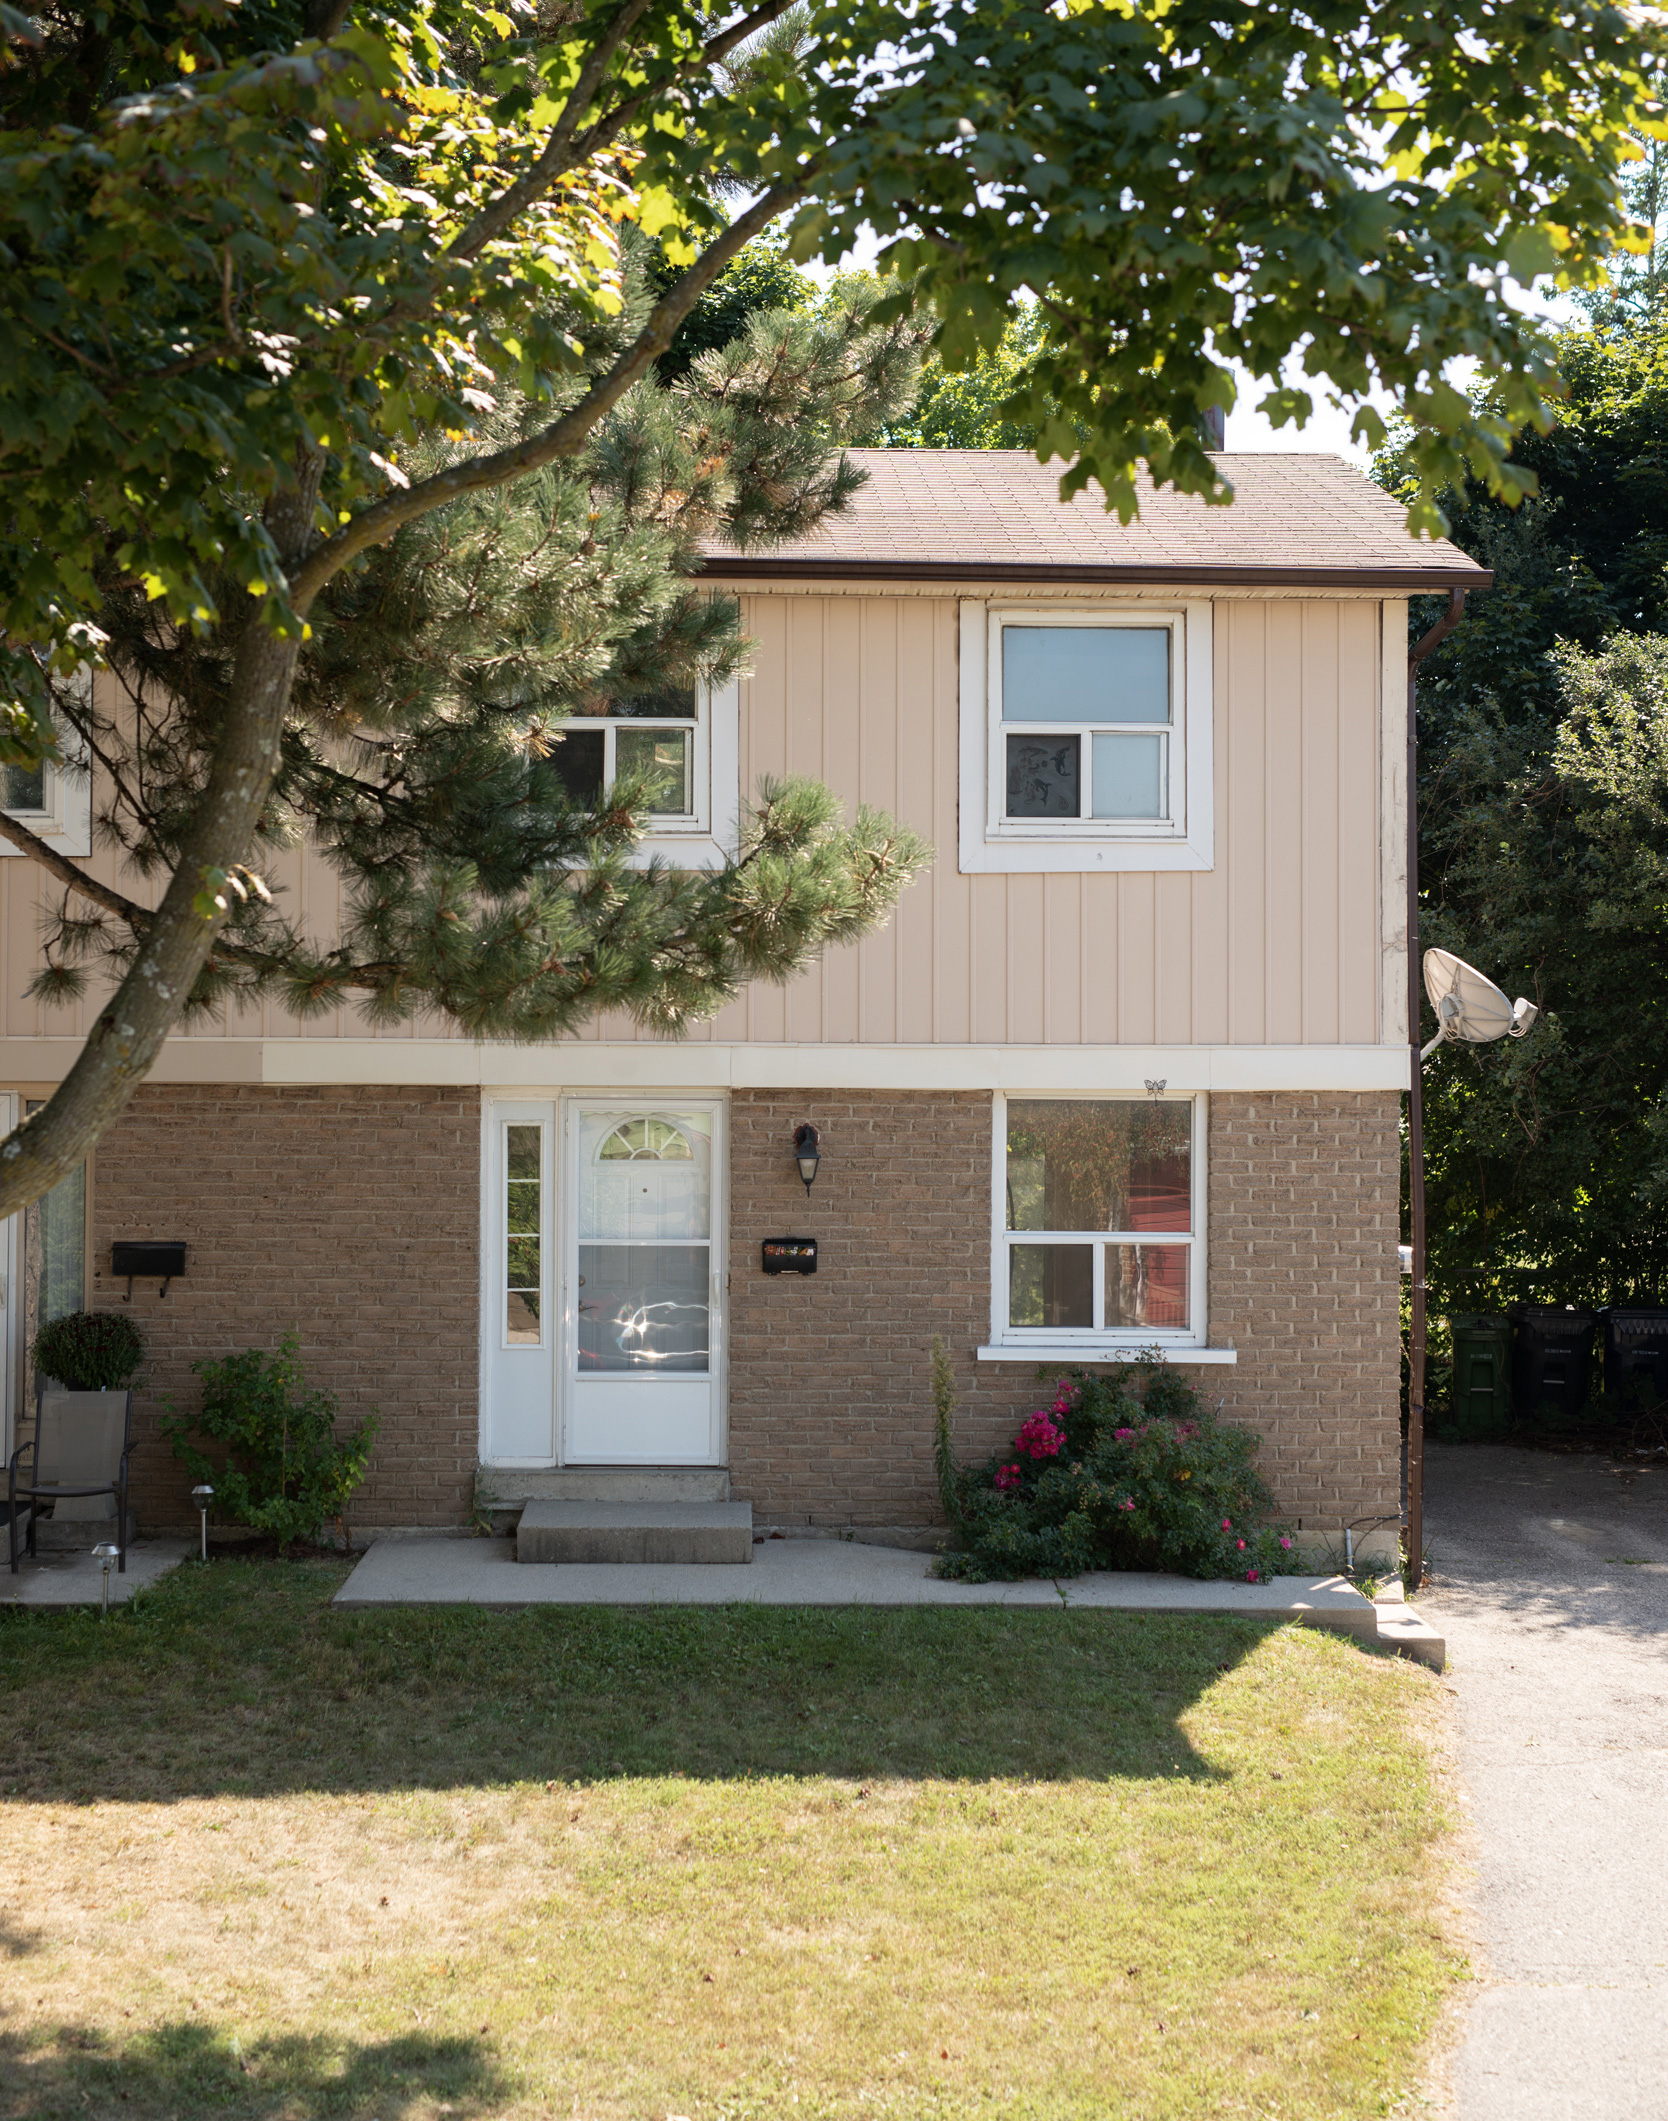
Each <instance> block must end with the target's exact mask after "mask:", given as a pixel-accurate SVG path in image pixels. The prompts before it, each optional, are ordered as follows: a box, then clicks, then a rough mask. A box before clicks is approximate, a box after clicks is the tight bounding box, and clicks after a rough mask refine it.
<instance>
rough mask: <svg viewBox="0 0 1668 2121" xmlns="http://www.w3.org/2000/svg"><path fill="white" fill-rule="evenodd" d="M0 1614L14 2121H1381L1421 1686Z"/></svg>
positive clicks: (1427, 1807) (1227, 1663)
mask: <svg viewBox="0 0 1668 2121" xmlns="http://www.w3.org/2000/svg"><path fill="white" fill-rule="evenodd" d="M342 1573H343V1571H342V1568H341V1567H340V1566H339V1565H335V1564H330V1563H308V1564H285V1563H278V1562H241V1563H240V1562H231V1561H216V1562H214V1563H213V1564H211V1565H210V1566H209V1567H208V1568H207V1569H203V1568H199V1567H197V1566H195V1565H192V1566H189V1567H187V1568H185V1569H182V1570H180V1571H178V1572H177V1573H176V1574H175V1575H173V1576H172V1577H170V1578H167V1579H165V1580H164V1582H163V1583H162V1584H161V1585H159V1586H158V1587H157V1588H156V1589H155V1590H153V1591H152V1592H150V1593H148V1594H146V1595H145V1596H144V1597H142V1598H141V1599H140V1600H139V1601H138V1602H137V1603H136V1604H135V1605H134V1606H133V1607H130V1608H127V1609H125V1610H122V1611H120V1612H118V1613H113V1614H112V1615H111V1617H110V1619H109V1620H108V1622H101V1621H100V1620H99V1619H98V1617H97V1615H96V1614H89V1613H57V1614H55V1613H44V1612H19V1611H12V1612H8V1613H6V1614H4V1615H3V1616H0V1795H3V1798H4V1810H3V1813H0V1881H3V1883H0V1970H3V1975H4V1978H3V1980H0V2116H5V2117H7V2121H10V2117H14V2116H17V2117H21V2116H30V2117H36V2116H42V2117H44V2116H52V2115H59V2114H62V2115H65V2116H71V2115H73V2116H75V2117H77V2121H81V2117H84V2116H87V2115H98V2116H104V2115H121V2116H123V2117H132V2121H140V2117H144V2116H152V2115H154V2116H157V2117H164V2116H165V2117H167V2121H198V2117H202V2116H210V2115H213V2116H216V2117H226V2121H243V2117H255V2116H272V2117H274V2121H278V2117H282V2121H311V2117H313V2116H321V2117H323V2116H336V2115H341V2116H353V2117H362V2121H408V2117H409V2121H417V2117H423V2121H427V2117H429V2116H433V2115H445V2114H452V2115H456V2116H458V2117H460V2121H461V2117H469V2116H482V2117H486V2116H492V2117H494V2121H496V2117H498V2116H500V2115H505V2116H517V2117H523V2116H525V2117H532V2116H546V2115H549V2116H560V2117H564V2121H567V2117H585V2121H598V2117H604V2116H606V2117H621V2121H625V2117H630V2121H639V2117H643V2121H647V2117H653V2121H662V2117H664V2116H667V2115H674V2116H688V2117H690V2121H753V2117H758V2121H764V2117H767V2116H769V2117H772V2121H776V2117H789V2116H791V2117H794V2121H818V2117H822V2116H828V2117H831V2121H832V2117H841V2121H846V2117H851V2121H856V2117H859V2116H861V2117H863V2121H871V2117H875V2121H878V2117H888V2121H889V2117H897V2121H921V2117H931V2121H959V2117H962V2116H967V2117H972V2116H978V2117H980V2121H1067V2117H1073V2121H1077V2117H1081V2121H1090V2117H1093V2121H1114V2117H1124V2116H1128V2117H1130V2121H1135V2117H1140V2121H1162V2117H1168V2116H1177V2117H1180V2116H1187V2117H1189V2121H1192V2117H1194V2116H1199V2115H1216V2114H1222V2115H1236V2116H1240V2115H1247V2116H1249V2115H1256V2116H1262V2115H1269V2116H1280V2117H1291V2121H1297V2117H1315V2121H1320V2117H1327V2121H1333V2117H1343V2116H1351V2117H1353V2116H1357V2115H1360V2116H1367V2115H1379V2114H1383V2113H1384V2112H1385V2111H1386V2110H1387V2108H1388V2107H1389V2106H1390V2105H1392V2104H1393V2103H1394V2101H1395V2100H1396V2099H1397V2097H1398V2096H1399V2095H1400V2094H1401V2093H1402V2092H1403V2091H1404V2090H1405V2089H1406V2088H1407V2087H1408V2086H1409V2085H1410V2084H1411V2083H1413V2082H1414V2081H1415V2079H1416V2075H1417V2050H1418V2048H1419V2045H1420V2042H1421V2040H1422V2039H1423V2037H1424V2036H1425V2034H1426V2033H1427V2031H1428V2030H1429V2028H1430V2026H1431V2024H1432V2021H1433V2018H1434V2016H1435V2013H1436V2010H1437V2008H1438V2005H1439V2003H1440V2000H1441V1997H1442V1995H1443V1992H1444V1990H1445V1988H1446V1987H1447V1985H1448V1983H1449V1982H1450V1981H1452V1980H1453V1979H1454V1978H1455V1975H1456V1973H1457V1971H1458V1964H1457V1962H1456V1960H1455V1958H1454V1956H1453V1953H1452V1951H1451V1950H1450V1948H1449V1947H1448V1946H1447V1945H1446V1944H1445V1941H1444V1938H1443V1936H1442V1933H1441V1931H1440V1928H1439V1926H1438V1923H1437V1920H1436V1918H1435V1916H1434V1915H1433V1912H1432V1910H1433V1906H1434V1905H1435V1902H1436V1899H1437V1894H1436V1892H1435V1890H1434V1885H1435V1882H1436V1880H1437V1876H1438V1867H1439V1864H1440V1861H1441V1857H1442V1847H1441V1840H1442V1835H1443V1833H1444V1830H1445V1828H1444V1821H1443V1819H1442V1816H1441V1809H1442V1808H1441V1804H1440V1801H1439V1798H1438V1796H1437V1794H1436V1792H1435V1790H1434V1788H1433V1777H1432V1769H1431V1764H1430V1756H1429V1753H1428V1750H1427V1744H1426V1734H1425V1731H1424V1723H1425V1719H1426V1718H1427V1717H1428V1716H1429V1715H1430V1714H1431V1713H1432V1684H1433V1683H1432V1680H1431V1676H1430V1674H1428V1673H1427V1672H1424V1671H1422V1670H1421V1669H1419V1668H1418V1667H1416V1666H1412V1665H1408V1664H1404V1663H1398V1662H1395V1661H1392V1660H1389V1659H1387V1658H1383V1657H1379V1656H1376V1655H1371V1654H1368V1653H1365V1652H1363V1651H1362V1650H1360V1649H1359V1648H1357V1647H1355V1646H1354V1645H1353V1644H1351V1643H1349V1642H1348V1641H1346V1640H1343V1639H1341V1638H1338V1637H1334V1636H1328V1635H1324V1634H1321V1633H1319V1632H1314V1631H1309V1630H1305V1629H1298V1628H1281V1629H1274V1630H1269V1629H1265V1628H1262V1627H1259V1626H1256V1625H1254V1624H1251V1623H1249V1622H1242V1621H1234V1620H1217V1619H1174V1618H1171V1619H1166V1618H1156V1617H1155V1618H1148V1617H1145V1616H1131V1615H1119V1614H1114V1613H1098V1612H1066V1611H1063V1610H1062V1611H1060V1612H1057V1613H1056V1612H1048V1611H1003V1610H1001V1609H999V1608H994V1607H986V1608H982V1609H976V1610H949V1609H945V1608H942V1607H940V1608H925V1609H918V1610H903V1611H860V1610H852V1609H850V1608H845V1609H840V1610H833V1611H822V1610H817V1611H784V1610H765V1611H751V1610H746V1609H742V1608H736V1607H730V1608H721V1609H716V1610H667V1609H661V1610H657V1611H635V1612H633V1611H612V1610H579V1609H573V1608H566V1609H563V1608H545V1609H543V1610H540V1611H532V1612H525V1611H524V1612H519V1613H514V1614H499V1613H486V1612H471V1611H467V1610H458V1609H445V1610H434V1609H430V1610H427V1611H423V1610H405V1611H390V1612H365V1611H357V1612H345V1613H337V1612H334V1611H333V1610H332V1609H331V1608H330V1606H329V1604H328V1600H329V1597H330V1595H331V1593H332V1592H333V1591H334V1590H335V1588H336V1586H337V1584H338V1583H339V1582H340V1581H341V1577H342Z"/></svg>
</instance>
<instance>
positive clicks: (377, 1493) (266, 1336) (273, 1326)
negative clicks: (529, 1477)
mask: <svg viewBox="0 0 1668 2121" xmlns="http://www.w3.org/2000/svg"><path fill="white" fill-rule="evenodd" d="M480 1139H481V1136H480V1099H479V1095H478V1093H476V1092H474V1091H460V1090H436V1089H395V1088H387V1087H374V1088H359V1089H274V1088H268V1087H260V1088H255V1087H243V1086H239V1087H219V1086H215V1087H199V1086H195V1085H179V1086H171V1085H170V1086H147V1087H146V1088H144V1089H142V1090H140V1091H139V1093H138V1095H137V1096H136V1097H135V1099H134V1101H133V1103H132V1105H131V1106H130V1107H129V1108H128V1110H127V1111H126V1112H125V1113H124V1114H123V1116H122V1118H121V1119H120V1120H119V1121H118V1122H117V1124H116V1125H115V1127H114V1128H112V1130H111V1131H110V1133H109V1134H108V1135H106V1136H105V1138H104V1140H103V1141H101V1142H100V1144H99V1147H98V1151H97V1156H96V1159H95V1163H94V1173H93V1200H92V1217H93V1257H94V1268H95V1276H96V1278H95V1280H94V1283H93V1287H92V1291H91V1294H90V1302H91V1304H92V1305H93V1306H94V1307H95V1308H97V1307H106V1306H112V1307H113V1306H115V1305H118V1304H120V1303H121V1301H122V1297H123V1293H124V1291H125V1288H126V1284H125V1282H123V1283H117V1282H114V1281H113V1280H112V1279H111V1275H110V1245H111V1241H112V1239H114V1238H118V1237H149V1238H183V1239H184V1240H185V1242H186V1244H187V1246H188V1247H189V1250H188V1252H187V1255H186V1274H185V1278H184V1279H183V1280H181V1281H176V1282H175V1283H174V1284H173V1286H172V1287H171V1288H170V1289H169V1291H168V1294H167V1297H166V1298H165V1299H164V1300H163V1301H161V1302H159V1301H158V1300H157V1293H156V1292H157V1288H158V1286H159V1285H158V1284H157V1283H156V1282H154V1281H153V1282H140V1283H136V1284H135V1287H134V1293H133V1311H134V1315H135V1317H136V1318H137V1319H138V1321H139V1324H140V1326H141V1327H142V1328H143V1330H144V1333H145V1335H146V1339H147V1341H148V1344H149V1351H150V1352H149V1357H148V1359H147V1362H146V1365H145V1369H146V1374H147V1378H148V1381H149V1382H148V1388H147V1389H146V1391H145V1392H143V1393H142V1394H141V1395H140V1397H139V1398H138V1399H137V1400H136V1401H135V1404H134V1432H135V1439H136V1446H137V1448H136V1452H135V1458H134V1464H133V1473H134V1481H135V1489H136V1493H135V1508H136V1509H137V1511H138V1514H139V1521H140V1523H141V1525H143V1526H148V1527H152V1528H154V1527H156V1526H159V1525H172V1524H183V1523H186V1522H188V1521H189V1520H190V1519H191V1505H190V1499H189V1488H190V1483H189V1480H188V1478H187V1477H186V1476H185V1474H184V1472H183V1470H182V1469H181V1468H180V1466H179V1465H178V1463H177V1462H176V1461H175V1459H174V1457H173V1454H172V1453H171V1451H170V1450H169V1449H168V1447H167V1445H166V1444H165V1443H164V1442H163V1441H162V1439H161V1437H160V1435H159V1433H158V1431H157V1426H156V1424H157V1417H158V1413H159V1411H160V1409H159V1406H158V1395H159V1394H160V1393H170V1394H172V1395H173V1396H174V1397H175V1398H176V1399H177V1400H178V1401H179V1403H180V1404H181V1405H182V1406H184V1407H189V1406H191V1405H194V1404H195V1403H196V1395H197V1392H198V1385H197V1380H196V1379H195V1378H194V1377H193V1376H192V1375H191V1365H192V1363H193V1362H194V1361H196V1360H198V1359H199V1358H201V1357H203V1356H221V1355H226V1354H230V1353H232V1352H234V1351H236V1350H238V1349H242V1348H251V1347H259V1348H271V1347H274V1346H276V1344H277V1342H278V1340H279V1338H280V1336H281V1335H282V1334H283V1333H285V1332H286V1331H288V1330H289V1329H290V1328H292V1327H293V1328H295V1330H296V1331H297V1332H298V1333H299V1335H300V1338H301V1353H302V1359H303V1362H304V1363H305V1366H306V1371H307V1377H308V1380H309V1382H310V1383H314V1384H318V1385H322V1386H324V1387H326V1388H327V1389H328V1390H330V1391H332V1392H335V1393H337V1394H338V1395H339V1396H340V1398H341V1402H342V1410H343V1413H344V1415H346V1416H349V1417H352V1416H356V1415H359V1414H362V1413H363V1412H364V1411H365V1410H366V1409H367V1408H369V1407H372V1406H375V1407H376V1408H377V1409H378V1410H379V1412H380V1415H381V1421H382V1428H381V1433H380V1435H379V1436H378V1439H377V1445H376V1451H375V1455H374V1457H373V1458H372V1461H371V1470H370V1475H369V1478H368V1479H367V1481H366V1483H365V1486H364V1487H363V1488H362V1489H361V1490H360V1492H359V1499H358V1500H357V1502H356V1504H355V1506H354V1509H353V1512H352V1518H353V1522H354V1523H355V1525H374V1524H457V1523H459V1522H460V1521H461V1520H462V1519H463V1518H464V1516H465V1515H466V1513H467V1510H468V1506H469V1498H470V1493H471V1489H472V1485H473V1480H474V1470H475V1462H476V1457H477V1444H478V1434H479V1432H478V1425H477V1409H476V1402H477V1389H478V1388H477V1376H478V1372H477V1362H476V1340H477V1331H478V1327H477V1319H478V1313H479V1288H478V1277H479V1267H478V1258H477V1254H478V1249H479V1226H480V1208H479V1201H480Z"/></svg>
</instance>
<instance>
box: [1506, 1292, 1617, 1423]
mask: <svg viewBox="0 0 1668 2121" xmlns="http://www.w3.org/2000/svg"><path fill="white" fill-rule="evenodd" d="M1597 1322H1598V1321H1597V1314H1596V1313H1594V1312H1592V1311H1577V1310H1576V1309H1575V1308H1574V1306H1573V1305H1563V1306H1561V1307H1558V1308H1554V1307H1552V1306H1551V1305H1545V1306H1542V1305H1535V1304H1525V1305H1523V1306H1522V1307H1521V1308H1520V1309H1518V1310H1516V1311H1514V1312H1513V1313H1512V1324H1513V1325H1514V1326H1515V1327H1516V1328H1517V1332H1516V1336H1515V1338H1514V1340H1513V1344H1512V1419H1513V1421H1514V1422H1516V1423H1517V1424H1518V1426H1519V1427H1522V1428H1531V1429H1542V1428H1546V1429H1563V1428H1571V1427H1573V1426H1574V1425H1575V1423H1576V1421H1577V1419H1578V1417H1579V1416H1580V1413H1581V1409H1582V1408H1583V1407H1584V1406H1585V1405H1586V1403H1587V1387H1588V1384H1589V1382H1590V1379H1591V1374H1592V1357H1593V1327H1594V1326H1595V1325H1596V1324H1597Z"/></svg>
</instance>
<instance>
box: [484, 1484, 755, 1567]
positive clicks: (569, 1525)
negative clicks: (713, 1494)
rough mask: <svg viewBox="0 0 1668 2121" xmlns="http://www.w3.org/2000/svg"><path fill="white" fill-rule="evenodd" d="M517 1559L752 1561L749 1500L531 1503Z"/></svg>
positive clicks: (518, 1537)
mask: <svg viewBox="0 0 1668 2121" xmlns="http://www.w3.org/2000/svg"><path fill="white" fill-rule="evenodd" d="M515 1558H516V1560H517V1561H626V1562H655V1561H721V1562H722V1561H728V1562H737V1561H751V1560H752V1559H753V1505H752V1504H751V1503H750V1502H563V1501H559V1500H556V1499H553V1498H551V1499H547V1498H544V1497H539V1498H536V1499H535V1500H534V1501H532V1502H530V1503H529V1504H528V1505H527V1507H526V1509H525V1510H523V1511H522V1513H521V1523H520V1525H519V1526H518V1527H517V1529H516V1535H515Z"/></svg>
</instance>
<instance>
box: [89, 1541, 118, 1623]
mask: <svg viewBox="0 0 1668 2121" xmlns="http://www.w3.org/2000/svg"><path fill="white" fill-rule="evenodd" d="M121 1557H122V1550H121V1548H120V1547H118V1546H115V1545H113V1544H111V1543H108V1542H107V1543H106V1544H105V1545H104V1546H101V1547H94V1549H93V1559H94V1560H95V1561H102V1562H103V1563H104V1612H105V1616H106V1618H108V1617H109V1612H110V1564H111V1563H112V1562H113V1561H120V1559H121Z"/></svg>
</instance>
